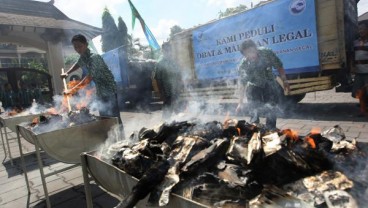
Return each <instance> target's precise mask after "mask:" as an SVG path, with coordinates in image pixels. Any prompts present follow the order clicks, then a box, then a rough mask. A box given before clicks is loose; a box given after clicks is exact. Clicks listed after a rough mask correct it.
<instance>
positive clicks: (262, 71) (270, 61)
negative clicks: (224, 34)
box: [236, 39, 290, 130]
mask: <svg viewBox="0 0 368 208" xmlns="http://www.w3.org/2000/svg"><path fill="white" fill-rule="evenodd" d="M240 52H241V54H242V55H243V59H242V60H241V62H240V65H239V68H238V73H239V84H240V85H239V87H240V89H239V93H240V99H239V104H238V106H237V108H236V112H237V113H239V112H240V111H242V110H243V108H244V103H243V100H244V95H245V96H246V98H247V100H248V103H249V104H250V106H249V107H250V108H249V109H250V111H251V119H250V123H253V124H258V123H259V122H260V121H259V112H260V110H261V109H262V108H264V109H265V111H266V112H265V113H266V127H267V128H268V129H270V130H274V129H276V119H277V117H276V110H275V105H276V102H277V96H280V93H279V91H278V90H277V89H279V86H278V83H277V82H276V79H275V75H274V74H273V73H272V68H276V69H277V70H278V72H279V76H280V77H281V79H282V82H283V88H284V90H286V91H289V90H290V88H289V84H288V82H287V79H286V75H285V70H284V68H283V65H282V62H281V60H280V59H279V58H278V57H277V56H276V54H275V53H274V52H273V51H272V50H270V49H261V48H257V46H256V44H255V43H254V42H253V41H252V40H250V39H248V40H245V41H244V42H243V43H242V44H241V47H240Z"/></svg>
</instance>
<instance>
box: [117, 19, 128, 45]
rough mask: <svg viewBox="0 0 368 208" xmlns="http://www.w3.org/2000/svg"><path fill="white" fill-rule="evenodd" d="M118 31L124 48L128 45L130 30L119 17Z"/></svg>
mask: <svg viewBox="0 0 368 208" xmlns="http://www.w3.org/2000/svg"><path fill="white" fill-rule="evenodd" d="M118 31H119V37H120V38H121V39H122V43H123V45H124V46H127V45H128V28H127V26H126V24H125V22H124V20H123V18H121V17H120V16H119V18H118Z"/></svg>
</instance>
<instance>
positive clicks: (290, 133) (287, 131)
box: [281, 129, 299, 141]
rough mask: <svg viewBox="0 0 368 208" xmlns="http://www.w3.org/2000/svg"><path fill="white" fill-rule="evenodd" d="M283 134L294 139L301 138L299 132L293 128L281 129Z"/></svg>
mask: <svg viewBox="0 0 368 208" xmlns="http://www.w3.org/2000/svg"><path fill="white" fill-rule="evenodd" d="M281 133H282V134H285V135H286V136H287V137H289V138H291V139H292V140H295V141H297V140H298V139H299V137H298V132H297V131H295V130H292V129H284V130H282V131H281Z"/></svg>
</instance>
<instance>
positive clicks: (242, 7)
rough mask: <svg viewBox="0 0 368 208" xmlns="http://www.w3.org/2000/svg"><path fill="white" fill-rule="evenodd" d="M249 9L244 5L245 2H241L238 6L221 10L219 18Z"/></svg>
mask: <svg viewBox="0 0 368 208" xmlns="http://www.w3.org/2000/svg"><path fill="white" fill-rule="evenodd" d="M247 9H248V7H247V6H245V5H243V4H240V5H239V6H237V7H232V8H227V9H226V10H225V12H222V11H220V12H219V18H223V17H227V16H230V15H233V14H237V13H239V12H243V11H245V10H247Z"/></svg>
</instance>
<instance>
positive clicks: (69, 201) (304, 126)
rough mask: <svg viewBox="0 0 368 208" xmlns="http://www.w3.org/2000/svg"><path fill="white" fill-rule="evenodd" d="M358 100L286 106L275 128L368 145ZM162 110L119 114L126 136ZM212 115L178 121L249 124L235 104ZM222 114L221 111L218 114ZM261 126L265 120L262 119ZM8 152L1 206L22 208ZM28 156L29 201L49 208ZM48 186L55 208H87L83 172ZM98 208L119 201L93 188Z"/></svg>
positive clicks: (51, 165)
mask: <svg viewBox="0 0 368 208" xmlns="http://www.w3.org/2000/svg"><path fill="white" fill-rule="evenodd" d="M356 103H357V101H356V100H355V99H353V98H351V97H350V94H341V93H334V92H333V91H324V92H318V93H310V94H308V95H307V96H306V97H305V98H304V99H303V101H302V102H301V103H300V104H298V105H296V106H293V107H290V106H289V107H286V109H285V110H283V112H282V113H279V116H280V118H279V119H278V123H277V126H278V127H279V128H281V129H285V128H290V129H294V130H296V131H298V132H299V133H300V135H305V134H307V133H308V132H310V130H311V129H312V128H315V127H317V128H320V129H321V130H325V129H328V128H331V127H333V126H334V125H340V126H341V127H342V128H343V129H344V131H345V134H346V136H347V138H348V139H353V138H356V139H357V140H358V141H360V142H368V134H367V133H368V128H367V127H368V126H367V125H368V118H362V117H358V116H357V115H358V107H357V106H356ZM160 107H161V106H160V105H159V104H157V105H152V106H151V107H150V110H149V112H148V111H146V112H145V113H142V112H137V111H136V110H134V109H127V110H125V111H124V112H121V115H122V118H123V121H124V125H125V130H126V136H129V134H130V133H131V132H132V131H134V130H139V129H140V128H142V127H152V126H154V125H157V124H159V123H160V122H161V113H162V111H161V110H160ZM207 107H210V108H211V109H210V110H208V109H207V110H205V109H204V108H203V106H201V108H202V111H199V110H198V109H199V108H200V107H199V106H197V105H195V104H191V106H190V108H188V109H187V110H186V112H185V113H183V114H180V115H178V117H177V118H181V119H183V118H185V117H196V118H201V119H205V120H219V121H223V120H224V119H225V118H226V117H234V118H237V119H246V120H247V119H249V117H248V116H247V114H246V113H245V114H244V116H239V115H235V114H234V113H233V112H234V109H235V106H234V105H215V104H213V105H211V106H207ZM219 109H221V110H222V111H220V110H219ZM261 121H264V119H262V120H261ZM9 137H10V138H13V137H15V134H14V133H10V134H9ZM0 148H1V150H0V159H2V158H4V157H5V155H4V150H3V149H2V147H1V146H0ZM10 148H11V153H12V156H13V162H14V165H11V164H10V161H9V157H7V158H4V161H3V164H2V165H1V166H0V207H2V208H18V207H20V208H21V207H26V205H27V199H28V195H27V189H26V186H25V179H24V174H23V172H22V168H21V165H20V164H21V163H20V154H19V148H18V142H17V141H16V140H10ZM22 148H23V151H24V152H28V153H30V154H29V155H27V156H26V164H27V172H28V177H29V179H30V187H31V194H30V196H29V205H30V207H45V201H44V191H43V188H42V183H41V179H40V171H39V168H38V165H37V159H36V155H35V153H34V150H35V149H34V146H33V145H32V144H30V143H28V142H27V141H25V140H22ZM42 161H43V164H44V165H45V168H44V170H45V172H46V173H48V172H53V171H55V170H58V169H61V168H64V167H67V166H68V165H67V164H64V163H61V162H59V161H56V160H54V159H52V158H50V157H49V156H48V155H46V154H42ZM46 181H47V187H48V190H49V194H50V199H51V204H52V206H53V207H59V208H66V207H86V203H85V194H84V186H83V177H82V171H81V168H80V167H76V168H73V169H70V170H68V171H65V172H62V173H58V174H56V175H53V176H50V177H48V178H46ZM92 192H93V202H94V207H114V205H116V204H117V203H118V200H117V199H116V198H114V197H113V196H111V195H110V194H108V193H106V192H105V191H104V190H102V189H101V188H99V187H98V186H97V185H93V191H92Z"/></svg>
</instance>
